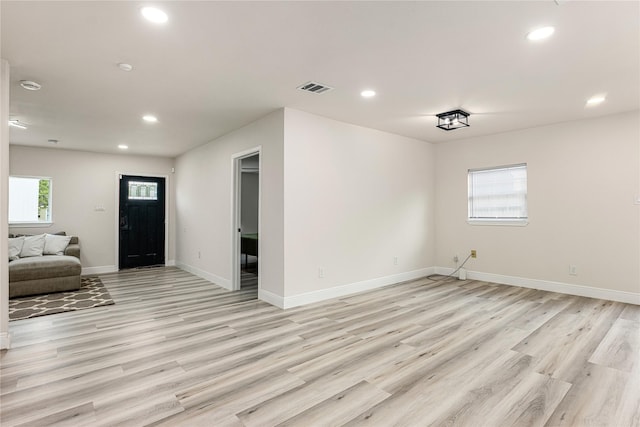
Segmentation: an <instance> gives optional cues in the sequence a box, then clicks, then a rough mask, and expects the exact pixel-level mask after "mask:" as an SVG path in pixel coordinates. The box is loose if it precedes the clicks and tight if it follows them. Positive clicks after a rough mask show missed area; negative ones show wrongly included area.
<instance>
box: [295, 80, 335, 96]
mask: <svg viewBox="0 0 640 427" xmlns="http://www.w3.org/2000/svg"><path fill="white" fill-rule="evenodd" d="M298 89H300V90H303V91H305V92H311V93H324V92H328V91H330V90H332V89H333V88H332V87H329V86H327V85H323V84H321V83H316V82H307V83H305V84H303V85H302V86H298Z"/></svg>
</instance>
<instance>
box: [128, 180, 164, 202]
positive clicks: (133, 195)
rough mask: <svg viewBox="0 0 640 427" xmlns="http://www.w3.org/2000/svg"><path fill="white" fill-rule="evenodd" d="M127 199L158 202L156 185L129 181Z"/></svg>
mask: <svg viewBox="0 0 640 427" xmlns="http://www.w3.org/2000/svg"><path fill="white" fill-rule="evenodd" d="M128 199H129V200H158V183H157V182H137V181H129V195H128Z"/></svg>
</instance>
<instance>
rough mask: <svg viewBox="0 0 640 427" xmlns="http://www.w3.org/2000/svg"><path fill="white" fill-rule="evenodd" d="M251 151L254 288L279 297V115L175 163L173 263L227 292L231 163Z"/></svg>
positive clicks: (281, 290) (229, 260) (281, 257)
mask: <svg viewBox="0 0 640 427" xmlns="http://www.w3.org/2000/svg"><path fill="white" fill-rule="evenodd" d="M257 146H262V154H261V161H262V165H261V169H260V175H261V179H262V189H261V194H262V201H261V203H262V206H261V211H260V226H261V229H260V241H261V242H260V245H261V246H260V248H261V251H262V252H261V253H260V262H261V267H260V268H261V270H260V280H261V282H260V286H261V289H263V290H266V291H268V292H270V293H272V294H274V295H279V296H282V295H283V287H282V284H283V274H284V273H283V234H284V232H283V212H282V211H283V152H282V149H283V110H278V111H276V112H274V113H272V114H269V115H268V116H266V117H264V118H262V119H260V120H258V121H256V122H254V123H252V124H249V125H247V126H245V127H243V128H240V129H238V130H236V131H234V132H231V133H229V134H227V135H225V136H222V137H220V138H218V139H216V140H214V141H211V142H210V143H208V144H205V145H203V146H201V147H198V148H195V149H193V150H191V151H189V152H187V153H185V154H183V155H181V156H179V157H178V158H177V159H176V178H177V179H176V182H177V186H176V210H177V227H178V246H177V253H176V254H177V261H178V265H179V266H181V267H183V268H185V269H186V270H188V271H191V272H193V273H196V274H198V275H200V276H202V277H205V278H208V279H210V280H213V281H214V282H217V283H218V284H219V285H221V286H223V287H226V288H230V287H231V280H232V279H231V276H232V270H231V262H232V261H231V247H232V246H231V245H232V240H231V239H232V218H231V215H232V210H231V202H232V192H233V191H232V161H231V158H232V156H233V155H234V154H236V153H240V152H242V151H245V150H248V149H252V148H254V147H257ZM198 255H200V256H198Z"/></svg>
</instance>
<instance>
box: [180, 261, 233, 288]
mask: <svg viewBox="0 0 640 427" xmlns="http://www.w3.org/2000/svg"><path fill="white" fill-rule="evenodd" d="M176 267H178V268H179V269H181V270H184V271H188V272H189V273H191V274H194V275H196V276H198V277H201V278H203V279H205V280H208V281H210V282H213V283H215V284H216V285H218V286H220V287H223V288H225V289H228V290H231V280H228V279H225V278H223V277H220V276H216V275H215V274H213V273H209V272H208V271H204V270H201V269H199V268H197V267H194V266H192V265H189V264H184V263H182V262H180V261H176Z"/></svg>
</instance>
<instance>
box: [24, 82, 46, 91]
mask: <svg viewBox="0 0 640 427" xmlns="http://www.w3.org/2000/svg"><path fill="white" fill-rule="evenodd" d="M20 86H22V87H23V88H24V89H26V90H40V89H42V86H41V85H40V83H36V82H34V81H31V80H20Z"/></svg>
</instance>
